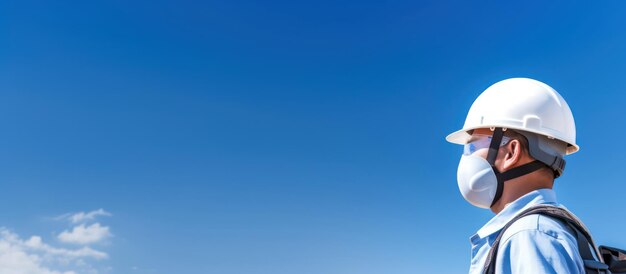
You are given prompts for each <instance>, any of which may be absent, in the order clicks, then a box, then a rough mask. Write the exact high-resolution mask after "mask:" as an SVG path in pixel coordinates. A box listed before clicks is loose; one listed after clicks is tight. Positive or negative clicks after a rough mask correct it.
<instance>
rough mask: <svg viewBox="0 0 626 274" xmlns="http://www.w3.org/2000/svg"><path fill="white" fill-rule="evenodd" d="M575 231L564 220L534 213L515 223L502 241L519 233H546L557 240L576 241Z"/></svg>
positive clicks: (545, 234) (505, 233) (503, 236)
mask: <svg viewBox="0 0 626 274" xmlns="http://www.w3.org/2000/svg"><path fill="white" fill-rule="evenodd" d="M573 233H574V232H573V231H572V230H571V228H569V227H568V226H567V225H566V224H565V223H564V222H563V221H561V220H558V219H555V218H553V217H549V216H545V215H540V214H533V215H528V216H525V217H522V218H520V219H519V220H517V221H516V222H515V223H513V224H512V225H511V226H510V227H509V228H508V229H507V230H506V231H505V232H504V235H502V241H501V243H502V242H507V241H508V240H509V239H511V237H513V236H515V235H519V234H533V235H544V236H546V237H553V238H555V239H557V240H561V241H567V242H571V243H575V242H576V238H575V237H574V235H573Z"/></svg>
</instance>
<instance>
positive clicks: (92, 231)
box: [57, 223, 112, 244]
mask: <svg viewBox="0 0 626 274" xmlns="http://www.w3.org/2000/svg"><path fill="white" fill-rule="evenodd" d="M110 236H112V235H111V232H110V231H109V227H108V226H100V223H95V224H92V225H90V226H85V224H81V225H78V226H75V227H74V228H72V231H67V230H66V231H63V232H61V234H59V236H58V237H57V238H58V239H59V240H60V241H61V242H65V243H73V244H91V243H97V242H100V241H102V240H104V239H106V238H108V237H110Z"/></svg>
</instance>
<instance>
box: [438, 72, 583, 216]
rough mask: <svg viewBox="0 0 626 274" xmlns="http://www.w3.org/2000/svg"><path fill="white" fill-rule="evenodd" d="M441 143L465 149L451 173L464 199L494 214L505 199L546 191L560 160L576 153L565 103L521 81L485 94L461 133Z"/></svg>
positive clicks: (505, 83) (560, 165)
mask: <svg viewBox="0 0 626 274" xmlns="http://www.w3.org/2000/svg"><path fill="white" fill-rule="evenodd" d="M446 139H447V140H448V141H450V142H453V143H458V144H463V145H465V151H464V155H463V156H462V157H461V162H460V163H459V171H458V174H457V180H458V182H459V189H460V190H461V193H462V194H463V196H464V197H465V199H466V200H468V201H469V202H470V203H471V204H473V205H476V206H478V207H483V208H491V209H492V210H493V211H495V212H497V211H499V210H500V209H501V208H502V207H504V205H505V202H511V201H512V200H511V201H508V200H509V199H512V198H515V199H516V198H518V197H519V196H521V195H524V194H526V193H528V192H530V191H532V190H535V189H539V188H549V187H552V183H553V180H554V178H557V177H559V176H560V175H561V174H562V172H563V170H564V167H565V161H564V160H563V156H565V155H566V154H571V153H574V152H576V151H577V150H578V146H577V145H576V144H575V139H576V130H575V125H574V118H573V116H572V113H571V110H570V109H569V106H568V105H567V103H566V102H565V100H564V99H563V98H562V97H561V95H559V94H558V93H557V92H556V91H555V90H554V89H552V88H550V87H549V86H547V85H546V84H544V83H541V82H539V81H536V80H532V79H526V78H513V79H508V80H504V81H501V82H498V83H496V84H494V85H493V86H491V87H489V88H488V89H487V90H485V91H484V92H483V93H482V94H481V95H480V96H479V97H478V98H477V99H476V101H475V102H474V104H473V105H472V107H471V108H470V111H469V113H468V115H467V118H466V121H465V125H464V126H463V129H461V130H459V131H457V132H454V133H452V134H450V135H448V137H447V138H446ZM504 182H506V187H505V184H504Z"/></svg>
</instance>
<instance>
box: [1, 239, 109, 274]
mask: <svg viewBox="0 0 626 274" xmlns="http://www.w3.org/2000/svg"><path fill="white" fill-rule="evenodd" d="M106 258H108V254H106V253H104V252H101V251H97V250H94V249H91V248H89V247H82V248H80V249H65V248H56V247H52V246H50V245H48V244H46V243H44V242H43V240H42V239H41V237H39V236H32V237H30V238H29V239H28V240H22V239H21V238H20V237H19V235H17V234H16V233H13V232H11V231H9V230H8V229H6V228H0V273H11V274H77V273H78V271H79V270H86V271H88V272H92V273H93V272H95V273H97V271H96V270H95V269H93V268H91V266H90V265H89V264H87V263H85V260H86V259H94V260H101V259H106ZM72 268H74V269H72Z"/></svg>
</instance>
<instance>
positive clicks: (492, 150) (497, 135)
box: [487, 127, 504, 166]
mask: <svg viewBox="0 0 626 274" xmlns="http://www.w3.org/2000/svg"><path fill="white" fill-rule="evenodd" d="M502 136H504V131H503V130H502V128H501V127H497V128H495V130H494V131H493V136H492V137H491V144H489V153H488V154H487V162H489V164H490V165H491V166H494V165H495V163H496V157H498V150H499V149H500V143H501V142H502Z"/></svg>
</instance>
